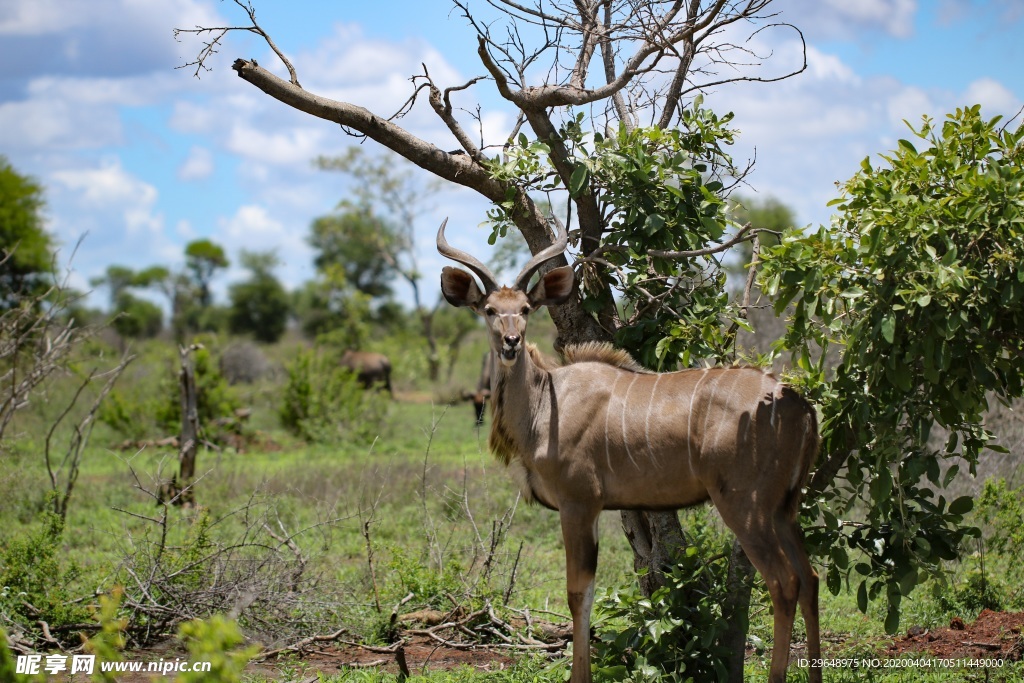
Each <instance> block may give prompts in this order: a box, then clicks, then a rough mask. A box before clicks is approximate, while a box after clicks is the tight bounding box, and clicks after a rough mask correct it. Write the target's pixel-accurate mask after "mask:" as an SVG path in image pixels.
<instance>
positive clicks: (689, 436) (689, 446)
mask: <svg viewBox="0 0 1024 683" xmlns="http://www.w3.org/2000/svg"><path fill="white" fill-rule="evenodd" d="M709 369H710V368H704V370H703V371H702V372H703V374H702V375H701V376H700V379H699V380H697V383H696V384H694V385H693V393H692V394H690V412H688V413H687V414H686V457H687V458H689V459H691V460H692V459H693V429H692V422H693V401H694V399H695V398H697V389H699V388H700V384H701V382H703V381H704V380H705V379H707V377H708V370H709Z"/></svg>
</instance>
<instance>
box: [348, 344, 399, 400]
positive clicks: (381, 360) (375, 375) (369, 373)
mask: <svg viewBox="0 0 1024 683" xmlns="http://www.w3.org/2000/svg"><path fill="white" fill-rule="evenodd" d="M341 366H342V367H344V368H348V369H349V370H351V371H352V372H354V373H356V379H358V380H359V382H360V384H362V385H363V386H364V387H366V388H367V389H370V388H372V387H378V388H380V389H387V391H388V393H389V394H391V395H392V396H394V395H395V392H394V391H393V390H392V389H391V361H389V360H388V357H387V356H385V355H384V354H382V353H374V352H372V351H352V350H348V351H346V352H345V353H344V354H342V356H341Z"/></svg>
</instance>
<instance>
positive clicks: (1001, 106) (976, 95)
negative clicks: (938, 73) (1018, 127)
mask: <svg viewBox="0 0 1024 683" xmlns="http://www.w3.org/2000/svg"><path fill="white" fill-rule="evenodd" d="M974 104H980V105H981V112H982V115H983V116H994V115H996V114H1003V115H1004V116H1012V115H1013V114H1014V113H1016V111H1017V110H1018V109H1020V107H1021V101H1020V99H1018V98H1017V96H1016V95H1014V94H1013V92H1011V91H1010V89H1009V88H1007V87H1006V86H1005V85H1003V84H1002V83H1000V82H998V81H996V80H995V79H993V78H979V79H978V80H976V81H974V82H972V83H971V84H970V85H969V86H967V91H966V92H965V93H964V95H963V101H962V102H961V103H960V105H961V106H970V105H974Z"/></svg>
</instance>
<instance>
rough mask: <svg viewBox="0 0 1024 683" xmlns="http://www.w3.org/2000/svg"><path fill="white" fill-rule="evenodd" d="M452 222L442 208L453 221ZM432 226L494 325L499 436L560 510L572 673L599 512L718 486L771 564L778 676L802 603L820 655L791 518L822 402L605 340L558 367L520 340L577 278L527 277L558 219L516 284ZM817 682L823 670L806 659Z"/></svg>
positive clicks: (578, 671) (584, 619) (733, 519)
mask: <svg viewBox="0 0 1024 683" xmlns="http://www.w3.org/2000/svg"><path fill="white" fill-rule="evenodd" d="M445 223H447V221H445ZM445 223H442V224H441V228H440V229H439V230H438V233H437V248H438V251H440V252H441V254H442V255H444V256H446V257H447V258H449V259H452V260H453V261H456V262H458V263H461V264H462V265H464V266H466V267H467V268H468V269H469V270H470V271H472V272H473V273H474V274H476V276H477V277H478V278H479V279H480V282H481V283H482V285H483V288H482V289H481V288H480V287H479V286H478V285H477V284H476V282H475V281H474V280H473V277H472V276H471V275H470V274H469V273H467V272H465V271H464V270H460V269H458V268H452V267H446V268H444V269H443V271H442V272H441V290H442V292H443V294H444V297H445V298H446V299H447V300H448V302H449V303H451V304H452V305H454V306H467V307H469V308H471V309H472V310H473V311H475V312H476V313H478V314H479V315H481V316H482V317H483V318H484V320H485V322H486V325H487V329H488V332H489V338H490V344H491V349H492V350H493V351H494V353H495V354H496V356H497V358H498V364H497V367H496V374H495V377H494V384H493V388H492V394H491V401H492V408H491V412H492V420H491V432H490V448H491V450H492V451H493V452H494V453H495V455H496V456H497V457H498V458H499V459H500V460H501V461H503V462H504V463H505V464H506V465H508V466H509V467H510V468H511V469H512V470H513V471H514V474H515V475H516V478H517V479H518V480H519V484H520V487H521V489H522V492H523V495H524V496H525V497H526V498H527V499H528V500H533V501H537V502H539V503H540V504H541V505H544V506H546V507H549V508H551V509H554V510H557V511H558V513H559V516H560V518H561V526H562V536H563V538H564V541H565V556H566V575H567V576H566V578H567V594H568V601H569V610H570V611H571V613H572V620H573V661H572V678H571V680H572V681H573V683H583V682H588V683H589V681H590V680H591V672H590V611H591V607H592V604H593V598H594V572H595V569H596V567H597V522H598V516H599V515H600V513H601V511H602V510H622V509H646V510H666V509H674V508H682V507H686V506H690V505H695V504H697V503H701V502H703V501H705V500H708V499H710V500H711V501H712V502H713V503H714V505H715V506H716V507H717V508H718V511H719V513H720V514H721V516H722V519H723V520H724V521H725V523H726V524H727V525H728V526H729V528H730V529H732V531H733V532H734V533H735V534H736V537H737V539H739V542H740V544H741V545H742V547H743V549H744V551H745V552H746V554H747V557H748V558H750V561H751V562H752V563H753V565H754V567H755V568H756V569H757V570H758V571H759V572H760V573H761V575H762V576H763V577H764V580H765V583H766V584H767V586H768V590H769V593H770V595H771V600H772V605H773V606H774V609H775V624H774V632H775V633H774V638H775V642H774V649H773V651H772V664H771V673H770V680H771V681H772V682H773V683H782V682H783V681H784V680H785V673H786V667H787V665H788V662H789V646H790V641H791V638H792V629H793V620H794V618H795V614H796V606H797V604H799V605H800V608H801V611H802V612H803V617H804V621H805V623H806V627H807V648H808V656H809V658H810V659H811V661H814V660H815V659H817V658H818V657H819V656H820V644H819V635H818V576H817V574H816V573H815V571H814V569H813V568H812V567H811V564H810V561H809V560H808V558H807V553H806V551H805V549H804V545H803V537H802V533H801V530H800V526H799V524H798V522H797V514H798V510H799V504H800V496H801V487H802V486H803V484H804V481H805V479H806V477H807V473H808V470H809V469H810V467H811V465H812V462H813V461H814V458H815V457H816V455H817V448H818V435H817V424H816V418H815V414H814V410H813V409H812V408H811V406H810V405H808V403H807V402H806V401H805V400H804V399H803V398H801V397H800V396H799V395H798V394H797V393H796V392H795V391H793V390H792V389H790V388H789V387H787V386H785V385H784V384H781V383H780V382H779V381H777V380H776V379H774V378H773V377H772V376H771V375H768V374H765V373H763V372H762V371H761V370H758V369H755V368H738V367H737V368H705V369H693V370H683V371H681V372H669V373H661V374H658V373H653V372H649V371H647V370H645V369H644V368H642V367H641V366H639V365H638V364H637V363H636V362H635V361H633V359H632V358H630V357H629V355H628V354H626V353H624V352H621V351H617V350H615V349H613V348H612V347H611V346H608V345H604V344H584V345H581V346H577V347H568V348H567V349H566V350H565V352H564V355H565V356H566V362H565V363H564V364H561V365H558V366H555V365H554V364H552V363H549V362H548V361H546V360H545V359H544V358H543V357H542V356H541V355H540V353H538V352H537V350H536V348H535V347H533V346H532V345H527V344H526V343H525V340H524V336H525V334H526V321H527V318H528V316H529V314H530V313H531V312H532V311H535V310H536V309H538V308H540V307H541V306H551V305H555V304H559V303H563V302H564V301H566V300H567V299H568V297H569V296H570V295H571V294H572V291H573V271H572V269H571V267H568V266H563V267H561V268H555V269H553V270H551V271H549V272H548V273H546V274H545V275H544V276H543V277H541V278H540V279H539V281H538V282H537V283H536V284H535V285H534V286H533V287H532V288H531V289H529V290H527V286H528V284H529V281H530V278H531V276H532V275H533V274H534V272H536V271H537V270H538V268H539V267H540V266H541V265H542V264H543V263H544V262H546V261H548V260H550V259H552V258H555V257H557V256H559V255H560V254H562V252H563V251H564V250H565V246H566V244H567V235H566V234H565V232H564V230H563V231H561V233H560V234H559V236H558V239H557V240H556V242H555V244H553V245H552V246H551V247H549V248H548V249H545V250H544V251H542V252H541V253H539V254H537V255H536V256H534V257H533V258H532V259H531V260H530V262H529V263H527V265H526V266H525V267H524V268H523V270H522V272H521V273H520V274H519V276H518V277H517V278H516V280H515V284H514V285H513V286H512V287H511V288H510V287H499V286H498V283H497V282H496V281H495V278H494V276H493V275H492V274H491V272H490V271H489V270H488V269H487V267H486V266H484V265H483V264H482V263H481V262H480V261H479V260H477V259H476V258H474V257H473V256H471V255H469V254H467V253H465V252H462V251H459V250H458V249H455V248H453V247H451V246H449V244H448V242H447V241H446V240H445V237H444V228H445ZM810 678H811V680H812V681H816V682H817V681H820V680H821V670H820V669H818V668H812V669H811V671H810Z"/></svg>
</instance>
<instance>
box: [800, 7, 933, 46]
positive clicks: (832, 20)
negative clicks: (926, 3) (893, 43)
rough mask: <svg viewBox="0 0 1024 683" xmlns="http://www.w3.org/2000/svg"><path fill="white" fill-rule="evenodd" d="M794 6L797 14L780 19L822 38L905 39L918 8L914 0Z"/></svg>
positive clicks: (912, 28) (912, 27)
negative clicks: (867, 34)
mask: <svg viewBox="0 0 1024 683" xmlns="http://www.w3.org/2000/svg"><path fill="white" fill-rule="evenodd" d="M795 4H797V5H799V15H798V14H796V12H795V11H794V13H793V14H792V15H790V14H784V15H783V17H782V18H783V19H784V20H787V21H792V22H794V23H796V24H797V25H799V26H800V27H801V28H802V29H804V30H806V31H808V33H809V35H811V36H814V37H822V38H836V37H839V38H852V37H855V36H858V34H860V33H861V32H863V31H868V32H880V33H884V34H888V35H890V36H893V37H894V38H908V37H910V36H911V35H913V33H914V15H915V14H916V13H917V9H918V4H917V0H810V1H803V2H798V3H795Z"/></svg>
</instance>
